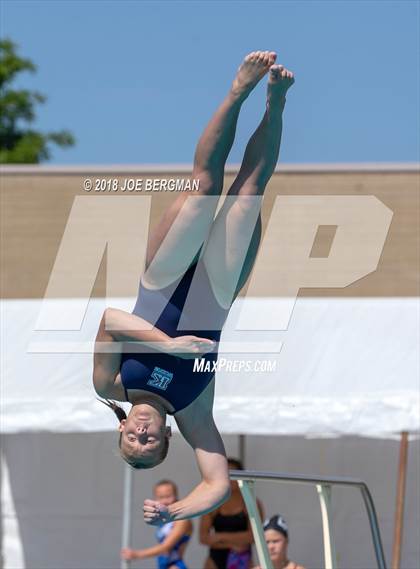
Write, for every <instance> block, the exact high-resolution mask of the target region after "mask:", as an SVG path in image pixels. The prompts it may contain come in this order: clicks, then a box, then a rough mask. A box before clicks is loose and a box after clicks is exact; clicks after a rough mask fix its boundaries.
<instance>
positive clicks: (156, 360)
mask: <svg viewBox="0 0 420 569" xmlns="http://www.w3.org/2000/svg"><path fill="white" fill-rule="evenodd" d="M193 277H194V278H193ZM191 283H192V286H190V285H191ZM190 289H191V290H190ZM132 313H133V314H136V315H137V316H140V317H141V318H143V319H144V320H147V321H148V322H150V323H151V324H154V325H155V326H156V328H159V329H160V330H162V331H163V332H165V333H166V334H168V335H169V336H171V337H176V336H187V335H194V336H199V337H200V338H209V339H211V340H214V341H215V342H219V339H220V335H221V330H222V327H223V324H224V322H225V320H226V317H227V315H228V313H229V309H225V308H222V307H221V306H220V304H219V303H218V301H217V299H216V298H215V296H214V293H213V290H212V288H211V284H210V280H209V276H208V274H207V270H206V267H205V265H204V263H203V261H202V260H199V261H198V263H197V262H194V263H193V264H192V265H191V266H190V267H189V268H188V269H187V271H186V272H185V274H184V275H183V276H182V277H180V278H179V279H178V280H177V281H176V282H174V283H172V284H170V285H168V286H167V287H164V288H162V289H158V290H151V289H148V288H145V287H144V286H143V284H142V283H141V281H140V287H139V294H138V297H137V302H136V305H135V307H134V309H133V312H132ZM203 359H205V363H206V364H207V362H210V364H207V365H206V367H207V368H210V369H203V371H197V370H195V371H193V368H194V361H195V359H194V358H192V359H183V358H180V357H178V356H173V355H170V354H165V353H163V352H158V351H151V349H150V348H148V353H130V354H129V353H123V354H122V357H121V369H120V374H121V382H122V384H123V387H124V390H125V394H126V398H127V401H128V396H127V390H128V389H143V390H145V391H150V392H151V393H155V394H157V395H160V396H162V397H163V398H164V399H166V400H167V401H168V402H169V403H171V405H172V406H173V407H174V413H176V412H177V411H180V410H181V409H184V408H185V407H187V405H189V404H190V403H192V402H193V401H194V400H195V399H197V397H198V396H199V395H200V393H202V391H204V389H205V388H206V387H207V385H208V384H209V383H210V381H211V380H212V378H213V377H214V371H212V365H213V364H212V362H213V361H217V347H216V348H214V351H212V352H210V353H208V354H205V355H204V356H203ZM199 361H201V360H198V359H197V363H198V362H199Z"/></svg>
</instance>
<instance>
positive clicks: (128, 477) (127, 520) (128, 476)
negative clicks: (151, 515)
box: [121, 464, 133, 569]
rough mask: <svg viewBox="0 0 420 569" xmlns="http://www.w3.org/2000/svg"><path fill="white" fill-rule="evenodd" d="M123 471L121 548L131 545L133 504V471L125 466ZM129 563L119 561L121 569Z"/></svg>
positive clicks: (126, 568) (122, 560)
mask: <svg viewBox="0 0 420 569" xmlns="http://www.w3.org/2000/svg"><path fill="white" fill-rule="evenodd" d="M124 466H125V470H124V505H123V524H122V537H121V542H122V547H130V545H131V517H132V515H131V510H132V503H133V469H132V468H131V466H129V465H128V464H125V465H124ZM129 565H130V562H129V561H126V560H125V559H121V569H128V567H129Z"/></svg>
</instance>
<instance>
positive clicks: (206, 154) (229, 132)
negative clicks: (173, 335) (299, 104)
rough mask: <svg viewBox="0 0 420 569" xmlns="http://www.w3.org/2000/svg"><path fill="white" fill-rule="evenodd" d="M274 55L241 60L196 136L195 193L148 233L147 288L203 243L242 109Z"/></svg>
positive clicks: (163, 280)
mask: <svg viewBox="0 0 420 569" xmlns="http://www.w3.org/2000/svg"><path fill="white" fill-rule="evenodd" d="M275 57H276V54H275V53H274V52H253V53H251V54H249V55H248V56H247V57H246V58H245V60H244V62H243V63H242V65H241V66H240V67H239V69H238V73H237V75H236V77H235V80H234V82H233V84H232V87H231V89H230V91H229V93H228V95H227V96H226V98H225V99H224V101H223V102H222V104H221V105H220V107H219V108H218V109H217V111H216V112H215V114H214V116H213V117H212V119H211V120H210V122H209V124H208V125H207V127H206V128H205V130H204V132H203V134H202V136H201V137H200V140H199V142H198V144H197V148H196V151H195V157H194V168H193V175H192V178H193V180H198V183H199V189H198V191H192V192H183V193H181V194H180V195H179V196H178V197H177V199H176V200H175V201H174V203H173V204H172V205H171V206H170V207H169V209H168V210H167V211H166V212H165V213H164V215H163V217H162V219H161V220H160V222H159V223H158V225H157V227H156V228H155V229H154V230H153V232H152V233H151V236H150V239H149V243H148V247H147V255H146V269H147V272H146V275H145V278H144V280H145V281H146V282H147V284H148V285H149V286H152V287H155V288H158V287H161V286H165V285H166V284H169V283H170V282H172V281H174V280H175V279H176V278H177V277H179V276H180V275H181V274H183V273H184V272H185V270H186V269H187V268H188V266H189V265H190V264H191V262H192V260H193V258H194V256H196V255H197V252H198V250H199V249H200V247H201V245H202V244H203V242H204V241H205V240H206V238H207V236H208V233H209V229H210V227H211V224H212V222H213V219H214V213H215V211H216V207H217V202H218V197H219V196H220V193H221V191H222V188H223V176H224V167H225V163H226V159H227V156H228V154H229V151H230V149H231V147H232V143H233V140H234V137H235V130H236V123H237V120H238V115H239V111H240V108H241V105H242V103H243V102H244V101H245V99H246V98H247V97H248V95H249V93H250V92H251V91H252V89H253V88H254V87H255V85H256V84H257V83H258V81H259V80H260V79H261V78H262V77H263V76H264V75H265V73H267V71H268V69H269V67H270V65H271V64H272V63H273V62H274V60H275ZM152 261H153V262H152Z"/></svg>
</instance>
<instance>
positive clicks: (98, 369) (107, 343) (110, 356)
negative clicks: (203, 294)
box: [93, 308, 171, 398]
mask: <svg viewBox="0 0 420 569" xmlns="http://www.w3.org/2000/svg"><path fill="white" fill-rule="evenodd" d="M120 313H122V314H123V315H124V314H126V315H127V316H128V317H129V316H132V318H130V319H126V318H124V319H123V318H121V314H120ZM128 320H129V321H128ZM124 325H127V326H129V327H130V326H131V327H136V328H141V329H139V330H135V331H133V334H135V335H136V339H137V341H138V343H139V346H140V345H141V344H140V342H145V343H146V344H147V342H150V343H153V345H154V346H155V348H156V347H157V346H164V345H167V344H169V343H170V341H171V338H170V337H169V336H168V335H167V334H165V333H164V332H162V330H159V329H158V328H156V327H152V325H151V324H149V323H148V322H147V321H146V320H143V319H142V318H139V317H138V316H135V315H131V314H128V313H124V312H123V311H122V310H117V309H115V308H107V309H106V310H105V311H104V313H103V315H102V319H101V322H100V324H99V329H98V333H97V335H96V340H95V349H94V356H93V385H94V387H95V391H96V393H97V394H98V395H99V396H101V397H105V398H107V397H109V393H110V390H111V389H112V388H113V387H114V384H115V382H116V379H117V376H118V373H119V371H120V366H121V351H122V346H121V344H120V342H121V341H122V338H123V335H122V334H121V333H120V332H119V331H118V330H115V327H116V326H123V329H124ZM145 328H149V329H145ZM144 350H145V348H143V351H144Z"/></svg>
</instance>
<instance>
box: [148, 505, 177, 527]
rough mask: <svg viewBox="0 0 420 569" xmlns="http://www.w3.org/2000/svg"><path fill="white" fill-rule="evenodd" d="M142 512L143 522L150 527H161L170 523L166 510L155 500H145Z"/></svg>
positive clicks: (169, 515) (170, 519) (169, 516)
mask: <svg viewBox="0 0 420 569" xmlns="http://www.w3.org/2000/svg"><path fill="white" fill-rule="evenodd" d="M143 512H144V521H145V522H146V524H149V525H150V526H163V525H164V524H167V523H168V522H171V521H172V517H171V514H170V513H169V510H168V508H167V507H166V506H164V505H163V504H161V503H160V502H156V501H155V500H145V501H144V506H143Z"/></svg>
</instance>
